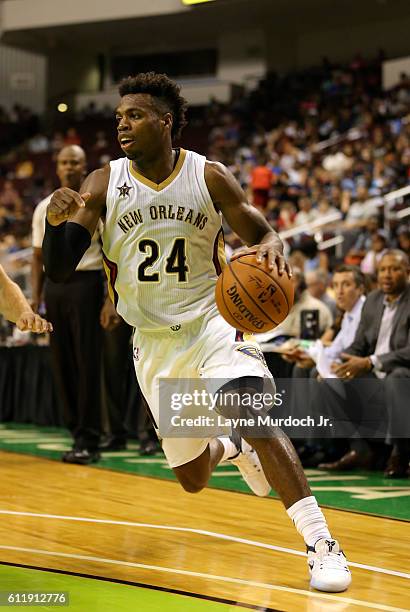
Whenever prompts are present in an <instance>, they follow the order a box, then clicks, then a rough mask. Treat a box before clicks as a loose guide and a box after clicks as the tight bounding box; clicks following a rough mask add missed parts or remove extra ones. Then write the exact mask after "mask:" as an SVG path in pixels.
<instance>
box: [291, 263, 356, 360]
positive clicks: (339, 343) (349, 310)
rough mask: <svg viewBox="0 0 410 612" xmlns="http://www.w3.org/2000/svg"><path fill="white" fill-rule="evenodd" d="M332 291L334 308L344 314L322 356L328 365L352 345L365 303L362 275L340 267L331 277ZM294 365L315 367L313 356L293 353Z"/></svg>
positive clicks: (349, 267) (352, 269) (352, 268)
mask: <svg viewBox="0 0 410 612" xmlns="http://www.w3.org/2000/svg"><path fill="white" fill-rule="evenodd" d="M332 285H333V291H334V293H335V299H336V306H337V308H339V310H341V311H342V312H344V314H343V318H342V323H341V327H340V330H339V332H338V334H337V335H336V337H335V338H334V340H333V341H332V343H331V344H330V346H327V347H325V349H324V354H325V355H326V358H327V360H328V362H329V363H331V362H335V361H339V360H340V358H341V354H342V352H343V351H344V350H345V349H346V348H347V347H348V346H350V345H351V344H352V342H353V340H354V337H355V334H356V330H357V328H358V326H359V321H360V315H361V312H362V308H363V304H364V302H365V297H364V291H365V281H364V275H363V273H362V272H361V271H360V270H359V268H357V267H356V266H348V265H342V266H340V267H338V268H337V269H336V270H335V272H334V275H333V281H332ZM295 357H296V358H295V363H296V365H297V366H298V367H301V368H311V367H313V366H314V365H315V361H314V355H312V354H310V355H309V354H307V353H305V352H304V353H301V352H300V351H295Z"/></svg>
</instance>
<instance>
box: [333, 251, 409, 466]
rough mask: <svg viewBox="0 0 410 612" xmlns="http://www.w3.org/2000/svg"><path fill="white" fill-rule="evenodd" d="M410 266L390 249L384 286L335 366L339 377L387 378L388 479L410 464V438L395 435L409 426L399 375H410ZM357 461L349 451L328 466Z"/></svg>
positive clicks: (383, 267)
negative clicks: (391, 447)
mask: <svg viewBox="0 0 410 612" xmlns="http://www.w3.org/2000/svg"><path fill="white" fill-rule="evenodd" d="M409 271H410V269H409V260H408V257H407V255H406V254H405V253H404V252H403V251H399V250H389V251H386V253H385V254H384V255H383V257H382V259H381V261H380V263H379V267H378V283H379V287H380V289H376V290H375V291H373V292H372V293H371V294H370V295H369V296H368V298H367V301H366V303H365V305H364V306H363V310H362V315H361V319H360V324H359V328H358V330H357V333H356V336H355V339H354V341H353V343H352V344H351V345H350V346H349V347H348V348H347V349H346V351H345V352H344V353H342V358H343V363H341V364H334V365H333V368H332V369H333V372H334V373H335V374H336V375H337V377H338V378H342V379H345V380H352V379H355V378H358V377H364V376H366V377H373V378H375V377H377V378H378V379H381V380H382V379H385V397H386V399H387V408H388V411H389V433H390V436H389V437H390V440H389V442H391V444H392V446H393V449H392V452H391V455H390V458H389V460H388V463H387V467H386V470H385V476H386V477H388V478H394V477H403V476H406V474H408V466H409V440H408V437H403V438H398V437H396V436H398V435H399V433H400V435H403V436H405V435H406V429H407V430H408V426H407V423H406V421H408V415H407V412H408V411H407V410H406V403H408V397H407V398H406V389H407V390H408V389H409V388H410V385H409V384H407V383H404V382H403V381H401V382H399V381H398V379H408V378H410V284H409ZM406 400H407V401H406ZM359 464H360V457H359V453H358V452H357V451H355V450H351V451H350V452H349V453H347V455H345V456H344V457H342V458H341V459H340V460H339V461H337V462H335V463H334V464H329V465H327V467H328V468H330V469H346V468H349V467H355V466H356V465H359ZM325 465H326V464H324V465H323V464H322V467H325Z"/></svg>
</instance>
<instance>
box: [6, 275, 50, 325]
mask: <svg viewBox="0 0 410 612" xmlns="http://www.w3.org/2000/svg"><path fill="white" fill-rule="evenodd" d="M0 313H1V314H2V315H4V317H5V318H6V319H8V320H9V321H11V322H12V323H16V324H17V327H18V328H19V329H21V330H22V331H34V332H38V333H42V332H46V331H52V326H51V324H50V323H47V321H45V320H44V319H42V318H41V317H39V316H38V315H36V314H35V313H34V312H33V311H32V309H31V307H30V304H29V303H28V301H27V300H26V298H25V297H24V295H23V292H22V291H21V289H20V287H19V286H18V285H16V283H15V282H13V281H12V280H11V279H10V278H9V277H8V276H7V274H6V273H5V271H4V270H3V268H2V267H1V266H0Z"/></svg>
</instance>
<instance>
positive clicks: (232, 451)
mask: <svg viewBox="0 0 410 612" xmlns="http://www.w3.org/2000/svg"><path fill="white" fill-rule="evenodd" d="M218 440H219V442H220V443H221V444H222V445H223V447H224V454H223V455H222V457H221V460H220V462H219V463H222V462H223V461H227V460H228V459H231V458H232V457H235V455H237V454H238V452H239V451H238V449H237V448H236V446H235V444H234V443H233V442H232V440H231V439H230V438H218Z"/></svg>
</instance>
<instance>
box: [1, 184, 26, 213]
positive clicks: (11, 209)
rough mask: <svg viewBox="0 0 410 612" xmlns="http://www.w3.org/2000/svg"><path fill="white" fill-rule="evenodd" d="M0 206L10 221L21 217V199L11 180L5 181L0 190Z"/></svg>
mask: <svg viewBox="0 0 410 612" xmlns="http://www.w3.org/2000/svg"><path fill="white" fill-rule="evenodd" d="M0 207H2V208H3V209H4V210H5V211H6V216H7V218H8V219H9V220H10V221H14V220H15V219H19V218H21V216H22V214H23V200H22V199H21V196H20V194H19V192H18V191H17V189H16V188H15V187H14V185H13V182H12V181H5V182H4V185H3V188H2V190H1V191H0Z"/></svg>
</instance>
